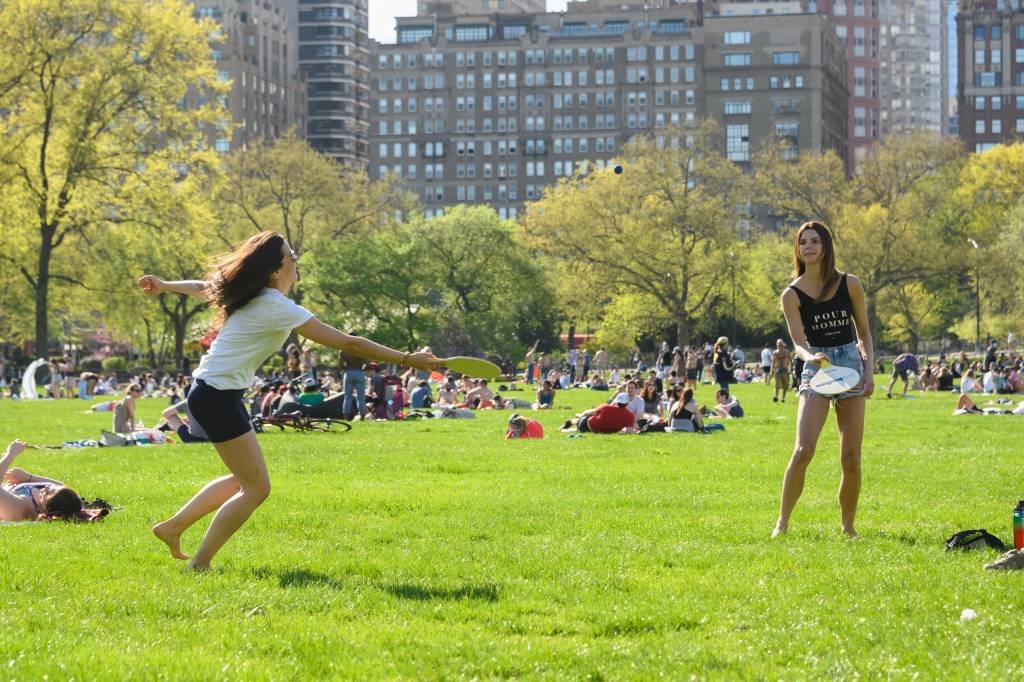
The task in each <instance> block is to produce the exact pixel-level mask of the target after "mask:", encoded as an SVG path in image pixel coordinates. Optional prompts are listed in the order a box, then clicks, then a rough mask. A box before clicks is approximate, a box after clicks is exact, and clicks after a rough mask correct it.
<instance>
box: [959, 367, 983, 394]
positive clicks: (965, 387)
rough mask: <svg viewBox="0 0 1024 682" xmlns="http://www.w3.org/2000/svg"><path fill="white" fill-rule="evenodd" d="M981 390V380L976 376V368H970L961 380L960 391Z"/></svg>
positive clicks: (971, 391) (974, 391) (976, 391)
mask: <svg viewBox="0 0 1024 682" xmlns="http://www.w3.org/2000/svg"><path fill="white" fill-rule="evenodd" d="M979 391H981V382H980V381H978V379H977V378H976V377H975V376H974V370H973V369H969V370H967V373H966V374H964V378H963V379H961V380H960V393H961V394H964V393H978V392H979Z"/></svg>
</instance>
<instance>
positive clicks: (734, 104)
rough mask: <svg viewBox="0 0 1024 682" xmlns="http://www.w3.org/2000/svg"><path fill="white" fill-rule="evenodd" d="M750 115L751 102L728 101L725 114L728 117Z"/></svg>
mask: <svg viewBox="0 0 1024 682" xmlns="http://www.w3.org/2000/svg"><path fill="white" fill-rule="evenodd" d="M749 113H750V100H746V101H728V102H726V103H725V114H726V115H727V116H738V115H741V114H749Z"/></svg>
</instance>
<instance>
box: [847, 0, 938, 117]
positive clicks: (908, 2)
mask: <svg viewBox="0 0 1024 682" xmlns="http://www.w3.org/2000/svg"><path fill="white" fill-rule="evenodd" d="M948 6H949V5H948V1H947V0H885V2H884V3H883V5H882V50H881V82H880V87H881V102H882V113H881V120H882V136H883V137H885V136H888V135H905V134H908V133H913V132H928V133H934V134H936V135H943V134H945V133H946V131H947V128H948V125H949V106H948V101H949V99H948V94H947V92H948V89H949V61H948V60H947V59H946V55H945V53H946V51H947V49H948V42H947V41H948V35H947V34H948V30H947V19H948ZM853 87H854V91H855V92H854V95H856V94H858V92H859V90H857V89H858V88H866V84H864V85H859V84H857V83H854V86H853Z"/></svg>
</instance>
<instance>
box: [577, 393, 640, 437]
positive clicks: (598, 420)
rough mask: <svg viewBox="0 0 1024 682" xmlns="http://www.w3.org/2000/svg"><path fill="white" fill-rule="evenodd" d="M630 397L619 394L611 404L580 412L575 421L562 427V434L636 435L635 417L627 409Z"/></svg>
mask: <svg viewBox="0 0 1024 682" xmlns="http://www.w3.org/2000/svg"><path fill="white" fill-rule="evenodd" d="M629 402H630V397H629V395H628V394H626V393H619V394H618V395H616V396H615V398H614V399H613V400H612V402H611V404H608V405H598V406H597V407H595V408H594V409H592V410H587V411H586V412H581V413H580V414H578V415H576V418H575V419H570V420H567V421H566V422H565V424H563V425H562V431H563V432H569V431H579V432H580V433H586V432H588V431H589V432H591V433H637V428H636V417H634V416H633V412H632V411H631V410H630V409H629Z"/></svg>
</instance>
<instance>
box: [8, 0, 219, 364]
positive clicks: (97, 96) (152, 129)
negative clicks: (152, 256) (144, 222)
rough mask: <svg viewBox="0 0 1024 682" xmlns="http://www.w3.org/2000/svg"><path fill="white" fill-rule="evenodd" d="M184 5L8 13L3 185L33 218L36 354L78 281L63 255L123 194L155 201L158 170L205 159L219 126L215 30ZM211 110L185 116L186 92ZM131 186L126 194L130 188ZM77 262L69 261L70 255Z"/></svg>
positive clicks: (38, 3)
mask: <svg viewBox="0 0 1024 682" xmlns="http://www.w3.org/2000/svg"><path fill="white" fill-rule="evenodd" d="M192 11H193V10H192V6H191V5H190V4H187V3H185V2H183V0H150V1H147V2H139V1H138V0H20V1H16V2H10V3H4V4H2V5H0V45H4V46H6V49H4V50H3V51H2V53H3V57H2V58H0V60H2V61H0V72H2V73H4V74H5V75H4V76H3V78H2V80H0V110H2V111H3V115H2V116H0V177H3V178H5V179H7V180H8V185H9V186H10V187H11V188H12V191H13V193H14V195H15V196H16V197H19V198H21V199H22V200H24V201H25V202H27V206H28V207H30V210H31V213H32V215H33V223H32V229H31V234H32V237H31V238H32V242H31V252H32V253H33V255H34V260H35V262H34V263H29V262H18V263H17V264H16V265H17V267H18V270H19V272H20V273H21V274H22V276H23V277H24V278H25V280H26V282H27V283H28V284H29V286H30V287H31V289H32V291H33V293H34V295H35V338H36V347H37V349H38V350H39V352H45V350H46V349H47V346H48V344H49V330H48V325H47V322H48V312H49V305H50V291H51V285H52V283H53V282H55V281H57V282H63V283H70V284H81V283H82V279H81V277H80V276H79V275H78V274H77V272H76V271H75V270H73V269H71V268H72V267H73V265H71V264H69V265H68V266H67V267H68V269H64V268H54V267H53V266H54V265H55V260H54V258H55V254H57V252H58V251H59V250H61V249H65V250H66V249H67V248H68V247H69V245H72V244H76V243H88V240H89V239H91V238H93V237H94V236H95V235H96V233H97V231H99V230H100V229H102V227H103V226H104V225H107V224H109V220H110V218H111V217H112V216H120V217H122V218H124V217H125V215H124V213H123V211H122V207H123V206H124V205H125V204H126V203H128V202H127V201H126V192H127V191H131V192H132V193H135V194H136V195H137V193H138V192H140V191H143V192H147V193H150V194H158V193H160V192H162V191H163V188H162V187H160V186H159V185H157V184H154V183H151V182H149V181H148V179H150V178H162V177H163V173H162V172H160V170H161V169H162V168H167V167H172V166H173V167H176V168H180V169H185V168H189V167H192V166H194V165H199V164H203V163H206V159H205V158H204V157H203V156H201V155H199V154H198V152H199V151H200V150H202V149H203V148H204V146H205V142H204V136H203V134H202V131H201V128H200V126H201V124H203V123H208V124H211V125H213V124H215V123H216V122H217V120H218V119H221V118H223V116H224V113H223V111H222V110H221V109H220V108H219V104H218V99H217V97H216V96H215V95H216V94H218V93H219V92H221V91H222V88H223V87H224V85H223V84H220V83H218V82H217V78H216V74H215V72H214V69H213V62H212V59H211V53H210V47H209V41H210V39H211V36H212V32H213V31H214V29H215V25H214V24H213V23H212V22H204V23H200V22H197V21H195V20H194V19H193V16H192ZM197 89H198V90H205V91H207V94H208V95H209V97H208V101H209V103H208V104H206V105H204V106H202V107H199V108H193V109H189V108H186V107H183V106H182V105H181V103H182V102H183V101H184V99H185V97H186V95H187V94H188V93H189V92H190V91H193V92H194V91H195V90H197ZM129 187H130V189H128V188H129ZM69 260H70V259H69Z"/></svg>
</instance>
